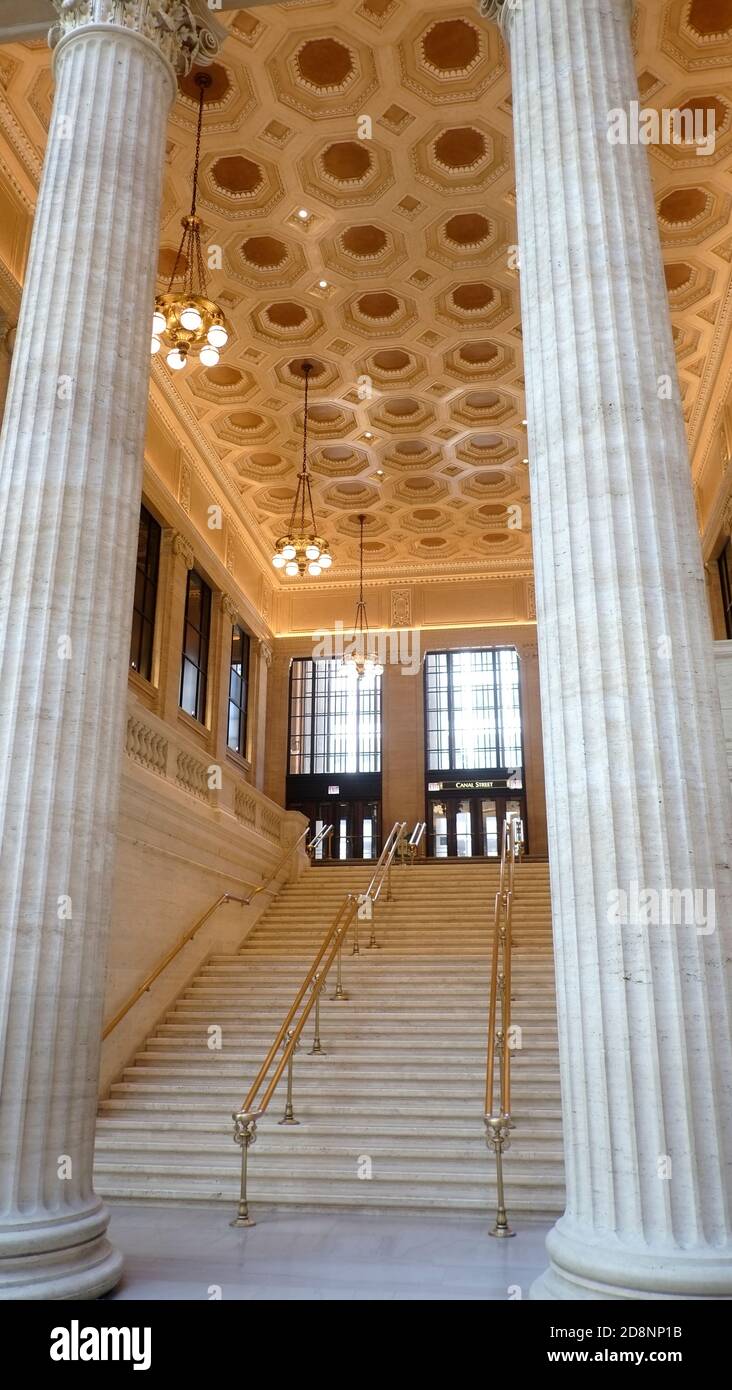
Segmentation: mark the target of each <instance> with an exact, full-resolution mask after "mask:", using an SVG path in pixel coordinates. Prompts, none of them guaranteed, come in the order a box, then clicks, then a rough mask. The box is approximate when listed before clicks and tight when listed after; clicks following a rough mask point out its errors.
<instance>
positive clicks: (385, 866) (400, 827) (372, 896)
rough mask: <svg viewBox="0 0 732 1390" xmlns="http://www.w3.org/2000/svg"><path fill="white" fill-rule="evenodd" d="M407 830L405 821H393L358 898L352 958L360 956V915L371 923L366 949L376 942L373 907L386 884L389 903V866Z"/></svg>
mask: <svg viewBox="0 0 732 1390" xmlns="http://www.w3.org/2000/svg"><path fill="white" fill-rule="evenodd" d="M406 828H407V822H406V821H405V820H398V821H395V822H394V824H393V826H392V827H391V830H390V831H389V834H388V835H387V837H386V843H385V845H384V848H383V849H382V851H381V854H380V855H379V859H378V863H377V865H376V868H375V869H374V872H373V876H372V879H371V882H370V884H369V886H368V888H367V889H366V892H365V893H363V894H361V897H360V910H359V912H358V914H357V916H356V923H355V926H354V929H353V952H352V954H353V955H354V956H357V955H359V954H360V951H359V944H358V923H359V920H360V919H361V917H362V915H363V918H364V919H365V920H366V921H369V922H370V923H371V936H370V938H369V940H368V942H367V946H366V949H367V950H373V949H374V948H375V947H376V946H377V945H378V942H377V940H376V923H375V918H374V907H375V906H376V903H377V902H378V901H379V898H380V897H381V891H382V889H383V887H384V884H386V901H387V902H391V866H392V864H393V863H394V856H395V854H397V853H398V852H400V851H401V846H402V845H403V844H404V832H405V830H406Z"/></svg>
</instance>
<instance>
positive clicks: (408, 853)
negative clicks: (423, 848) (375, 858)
mask: <svg viewBox="0 0 732 1390" xmlns="http://www.w3.org/2000/svg"><path fill="white" fill-rule="evenodd" d="M426 829H427V822H426V821H423V820H418V821H417V824H416V825H415V827H414V830H413V831H412V833H411V835H410V836H409V839H408V840H402V842H401V844H400V846H399V857H400V859H401V861H402V863H403V864H413V863H414V861H415V859H416V858H417V850H418V849H419V847H420V845H421V843H422V837H423V836H424V833H425V831H426Z"/></svg>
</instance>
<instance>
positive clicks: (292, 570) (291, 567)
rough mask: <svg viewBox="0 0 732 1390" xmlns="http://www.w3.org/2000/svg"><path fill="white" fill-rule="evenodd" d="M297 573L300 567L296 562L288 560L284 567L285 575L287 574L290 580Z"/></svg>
mask: <svg viewBox="0 0 732 1390" xmlns="http://www.w3.org/2000/svg"><path fill="white" fill-rule="evenodd" d="M299 573H300V566H299V565H298V563H297V560H288V561H287V564H286V565H285V574H289V576H290V578H292V577H293V576H294V575H296V574H299Z"/></svg>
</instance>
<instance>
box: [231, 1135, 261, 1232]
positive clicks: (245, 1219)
mask: <svg viewBox="0 0 732 1390" xmlns="http://www.w3.org/2000/svg"><path fill="white" fill-rule="evenodd" d="M232 1119H233V1121H234V1142H235V1143H237V1144H239V1146H240V1147H241V1185H240V1189H239V1205H238V1207H237V1212H236V1216H235V1217H234V1220H233V1221H230V1222H229V1225H230V1226H256V1224H257V1223H256V1221H255V1220H254V1217H253V1216H250V1215H249V1203H248V1201H247V1158H248V1155H249V1148H250V1145H251V1144H254V1143H256V1139H257V1122H256V1120H255V1119H253V1117H252V1116H251V1115H246V1114H242V1113H239V1114H236V1113H234V1115H232Z"/></svg>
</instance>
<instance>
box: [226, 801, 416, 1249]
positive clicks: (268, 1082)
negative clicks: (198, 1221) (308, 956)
mask: <svg viewBox="0 0 732 1390" xmlns="http://www.w3.org/2000/svg"><path fill="white" fill-rule="evenodd" d="M405 830H406V821H397V822H396V824H395V825H394V826H393V827H392V829H391V831H390V833H389V836H388V839H387V842H386V844H385V845H384V849H383V850H382V852H381V855H380V857H379V862H378V864H377V867H376V871H375V873H374V875H373V877H372V879H371V883H370V884H369V887H368V889H367V891H366V893H363V894H357V893H346V895H345V897H344V898H343V901H342V903H341V904H340V907H339V908H338V910H337V912H336V914H335V917H334V919H333V921H332V922H331V924H330V926H329V927H328V930H327V932H326V933H325V936H324V937H323V940H322V942H321V944H320V947H319V949H318V952H317V954H316V956H315V959H314V960H313V962H312V965H311V966H310V968H309V970H308V971H307V974H306V975H305V978H304V980H303V982H302V984H301V985H300V988H299V989H298V991H297V994H296V995H295V998H294V999H293V1001H292V1004H291V1005H290V1008H289V1010H288V1012H287V1014H286V1015H285V1017H284V1019H283V1020H282V1023H281V1024H280V1027H279V1029H278V1031H277V1034H276V1036H275V1039H274V1042H273V1043H272V1046H271V1047H270V1049H269V1051H268V1053H267V1056H266V1057H265V1059H264V1061H263V1062H262V1065H261V1067H260V1068H259V1071H258V1072H257V1075H256V1078H255V1080H254V1081H253V1082H252V1085H251V1086H250V1087H249V1090H248V1092H247V1094H246V1096H245V1098H244V1100H243V1101H242V1103H241V1106H240V1107H239V1109H238V1110H235V1111H234V1113H233V1115H232V1117H231V1118H232V1119H233V1121H234V1142H235V1143H237V1144H238V1145H239V1146H240V1148H241V1185H240V1195H239V1205H238V1207H237V1213H236V1216H235V1218H234V1220H233V1221H232V1222H231V1225H232V1226H254V1225H255V1224H256V1223H255V1221H254V1219H253V1218H252V1217H251V1216H250V1213H249V1202H248V1198H247V1168H248V1155H249V1149H250V1148H251V1146H252V1144H254V1143H256V1137H257V1121H258V1120H260V1119H261V1118H262V1116H263V1115H264V1114H265V1112H266V1110H267V1107H268V1105H269V1103H270V1101H271V1099H272V1097H273V1095H274V1093H275V1091H276V1089H277V1087H278V1085H279V1083H280V1081H281V1079H282V1077H283V1075H284V1073H285V1070H287V1099H286V1102H285V1113H284V1115H283V1117H282V1119H281V1120H280V1121H279V1123H280V1124H282V1125H296V1124H299V1120H296V1119H295V1114H294V1107H293V1099H292V1082H293V1061H294V1056H295V1052H296V1051H297V1050H298V1048H299V1046H300V1038H301V1036H302V1032H303V1029H304V1027H305V1024H306V1023H307V1021H308V1018H309V1017H310V1014H311V1013H312V1011H313V1009H315V1030H314V1036H313V1046H312V1048H311V1049H310V1055H311V1056H324V1055H325V1052H324V1048H323V1046H322V1042H321V1037H320V998H321V995H322V992H323V989H324V987H325V983H326V980H327V978H328V974H329V972H330V969H331V966H332V965H333V963H334V961H337V975H336V987H335V991H334V993H333V994H332V995H331V996H330V997H331V999H332V1000H333V1001H334V1002H336V1003H342V1002H345V1001H346V1000H347V999H348V997H349V996H348V995H347V994H346V993H345V991H344V989H343V979H342V956H343V943H344V941H345V939H346V937H347V935H348V931H349V929H350V927H351V925H352V924H353V925H354V933H357V923H358V914H359V910H360V909H361V908H362V907H363V904H364V900H365V899H369V900H370V901H371V900H372V899H371V894H372V893H373V901H374V902H375V901H376V900H377V899H378V897H379V894H380V893H381V890H382V888H383V887H384V883H385V882H386V883H387V893H388V895H390V893H391V883H390V870H391V863H392V860H393V858H394V854H395V853H396V848H397V845H398V844H399V841H400V839H401V837H402V836H403V834H404V831H405ZM352 954H356V955H358V954H359V952H358V950H357V949H356V950H355V952H353V953H352ZM280 1049H282V1055H281V1057H280V1059H279V1061H278V1062H277V1064H276V1065H275V1059H276V1057H277V1054H278V1052H279V1051H280Z"/></svg>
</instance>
